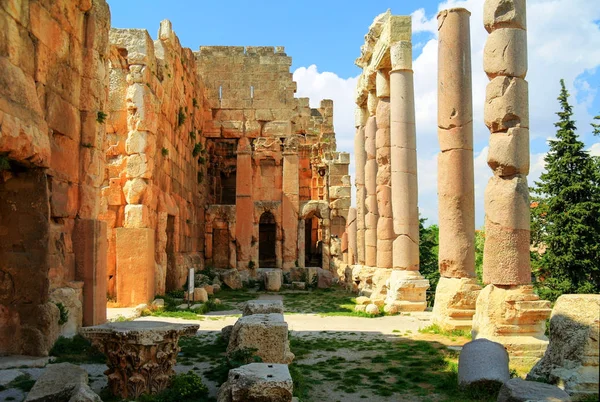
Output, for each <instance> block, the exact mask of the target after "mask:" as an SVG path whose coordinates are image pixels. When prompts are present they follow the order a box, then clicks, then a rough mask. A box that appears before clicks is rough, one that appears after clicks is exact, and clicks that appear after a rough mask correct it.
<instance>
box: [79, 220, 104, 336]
mask: <svg viewBox="0 0 600 402" xmlns="http://www.w3.org/2000/svg"><path fill="white" fill-rule="evenodd" d="M106 230H107V229H106V222H103V221H99V220H95V219H76V220H75V227H74V230H73V250H74V252H75V279H76V280H78V281H82V282H83V325H84V326H89V325H98V324H103V323H104V322H105V321H106V290H107V273H106V259H107V247H108V242H107V235H106Z"/></svg>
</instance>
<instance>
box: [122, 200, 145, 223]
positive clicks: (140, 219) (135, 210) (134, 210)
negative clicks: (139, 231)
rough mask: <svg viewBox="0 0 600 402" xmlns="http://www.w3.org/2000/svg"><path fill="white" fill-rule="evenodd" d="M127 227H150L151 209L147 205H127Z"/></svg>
mask: <svg viewBox="0 0 600 402" xmlns="http://www.w3.org/2000/svg"><path fill="white" fill-rule="evenodd" d="M123 227H126V228H148V227H150V211H149V209H148V207H147V206H146V205H141V204H131V205H126V206H125V222H124V223H123Z"/></svg>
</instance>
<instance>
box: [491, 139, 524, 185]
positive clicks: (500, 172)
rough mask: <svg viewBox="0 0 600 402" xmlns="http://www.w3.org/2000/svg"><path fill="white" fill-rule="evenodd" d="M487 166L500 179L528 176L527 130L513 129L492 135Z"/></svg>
mask: <svg viewBox="0 0 600 402" xmlns="http://www.w3.org/2000/svg"><path fill="white" fill-rule="evenodd" d="M488 166H489V167H490V168H491V169H492V170H493V171H494V174H496V175H497V176H500V177H504V176H513V175H516V174H519V175H527V174H529V130H528V129H526V128H519V127H514V128H509V129H508V131H507V132H506V133H494V134H492V135H491V136H490V148H489V151H488Z"/></svg>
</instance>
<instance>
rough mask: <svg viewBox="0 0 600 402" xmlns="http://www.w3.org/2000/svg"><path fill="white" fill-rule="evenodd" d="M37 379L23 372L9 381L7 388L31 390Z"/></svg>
mask: <svg viewBox="0 0 600 402" xmlns="http://www.w3.org/2000/svg"><path fill="white" fill-rule="evenodd" d="M33 384H35V380H34V379H32V378H31V376H30V375H29V374H23V375H20V376H18V377H17V378H15V379H14V380H12V381H11V382H9V383H8V385H7V387H6V388H18V389H20V390H21V391H23V392H29V391H31V388H33Z"/></svg>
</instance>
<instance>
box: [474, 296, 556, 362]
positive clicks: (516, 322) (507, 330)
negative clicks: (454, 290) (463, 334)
mask: <svg viewBox="0 0 600 402" xmlns="http://www.w3.org/2000/svg"><path fill="white" fill-rule="evenodd" d="M551 311H552V310H551V309H550V302H549V301H546V300H540V298H539V297H538V296H537V295H536V294H535V293H533V286H531V285H521V286H496V285H488V286H486V287H485V288H484V289H483V290H482V291H481V292H480V294H479V296H478V298H477V310H476V312H475V315H474V316H473V329H472V335H473V339H479V338H485V339H489V340H491V341H494V342H498V343H501V344H502V345H503V346H504V347H505V348H506V351H507V352H508V354H509V355H510V360H511V362H516V363H522V364H531V363H534V362H535V361H537V360H538V359H539V358H540V357H542V356H543V355H544V352H545V350H546V347H547V346H548V338H546V336H545V335H544V332H545V330H546V318H548V316H549V315H550V312H551Z"/></svg>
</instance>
